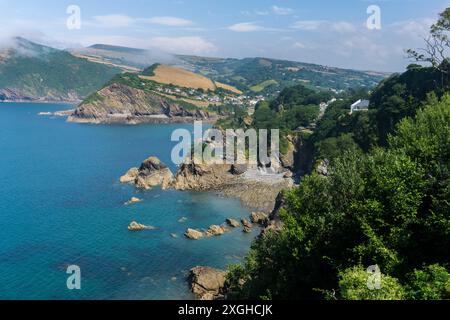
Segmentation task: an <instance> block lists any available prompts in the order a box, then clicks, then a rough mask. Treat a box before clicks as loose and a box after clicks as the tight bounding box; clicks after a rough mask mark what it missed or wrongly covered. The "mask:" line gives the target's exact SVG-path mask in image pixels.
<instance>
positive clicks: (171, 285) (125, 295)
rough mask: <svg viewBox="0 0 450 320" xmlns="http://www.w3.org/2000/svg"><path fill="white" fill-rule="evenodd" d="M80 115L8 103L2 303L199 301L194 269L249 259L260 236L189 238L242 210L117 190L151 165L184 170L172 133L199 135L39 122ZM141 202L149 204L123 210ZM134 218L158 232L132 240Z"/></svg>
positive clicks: (199, 198) (1, 185)
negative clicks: (74, 277)
mask: <svg viewBox="0 0 450 320" xmlns="http://www.w3.org/2000/svg"><path fill="white" fill-rule="evenodd" d="M70 107H71V106H70V105H61V104H60V105H56V104H25V103H0V299H191V298H193V296H192V295H191V293H190V292H189V289H188V285H187V282H186V275H187V273H188V270H189V269H190V268H192V267H194V266H197V265H208V266H211V267H217V268H225V267H226V266H227V265H229V264H234V263H239V262H240V261H241V260H242V257H243V256H244V255H245V254H246V253H247V252H248V250H249V247H250V244H251V241H252V240H253V239H254V237H255V236H256V232H257V230H255V231H254V232H255V233H253V234H244V233H243V232H242V231H241V230H233V231H232V232H230V233H227V234H225V235H224V236H222V237H217V238H209V239H203V240H199V241H192V240H188V239H185V238H184V236H183V233H184V231H185V230H186V228H188V227H192V228H207V227H209V226H210V225H212V224H221V223H223V222H224V220H225V219H226V218H228V217H234V218H240V217H244V216H248V214H249V210H248V209H247V208H244V207H243V206H242V205H241V203H240V202H239V201H238V200H236V199H225V198H221V197H219V196H217V195H215V194H213V193H196V192H178V191H162V190H160V189H153V190H150V191H139V190H136V189H135V188H133V187H132V186H129V185H121V184H119V183H118V178H119V177H120V176H121V175H122V174H124V173H125V172H126V171H127V170H128V169H129V168H130V167H133V166H137V165H139V164H140V163H141V162H142V160H144V159H146V158H147V157H148V156H150V155H155V156H158V157H159V158H160V159H161V160H162V161H163V162H165V163H166V164H168V165H169V166H171V168H172V170H175V169H176V168H175V167H174V166H173V165H172V164H171V162H170V153H171V150H172V147H173V146H174V144H175V143H173V142H171V141H170V135H171V133H172V131H173V130H174V129H175V128H180V127H183V128H187V129H192V126H191V125H142V126H120V125H115V126H103V125H99V126H96V125H82V124H72V123H67V122H66V121H65V119H64V118H58V117H47V116H39V115H38V113H39V112H41V111H57V110H63V109H69V108H70ZM132 196H137V197H139V198H141V199H143V200H144V201H143V202H141V203H138V204H135V205H132V206H124V202H126V201H127V200H128V199H129V198H130V197H132ZM183 217H185V218H187V220H186V221H185V222H184V223H182V222H179V220H180V219H181V218H183ZM133 220H136V221H138V222H140V223H143V224H146V225H152V226H154V227H156V229H155V230H148V231H143V232H136V233H132V232H129V231H128V230H127V226H128V224H129V223H130V222H131V221H133ZM171 234H176V235H177V236H178V237H177V238H173V237H172V236H171ZM69 265H78V266H79V267H80V268H81V290H73V291H71V290H68V289H67V286H66V281H67V277H68V276H69V275H68V274H66V269H67V266H69Z"/></svg>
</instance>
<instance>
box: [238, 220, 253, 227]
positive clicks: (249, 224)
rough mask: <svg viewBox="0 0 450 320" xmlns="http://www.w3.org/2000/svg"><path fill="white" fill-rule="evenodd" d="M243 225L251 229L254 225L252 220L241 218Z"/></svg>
mask: <svg viewBox="0 0 450 320" xmlns="http://www.w3.org/2000/svg"><path fill="white" fill-rule="evenodd" d="M241 222H242V225H243V226H244V228H248V229H251V228H253V225H252V223H251V222H250V221H248V220H247V219H245V218H243V219H241Z"/></svg>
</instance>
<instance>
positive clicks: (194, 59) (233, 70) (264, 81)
mask: <svg viewBox="0 0 450 320" xmlns="http://www.w3.org/2000/svg"><path fill="white" fill-rule="evenodd" d="M70 52H71V53H72V54H74V55H77V56H83V57H85V58H88V59H89V60H91V61H94V62H98V63H105V64H111V63H113V64H116V65H119V66H121V67H122V68H123V69H124V70H126V71H130V70H131V71H132V70H133V69H135V68H138V69H141V70H142V69H144V68H146V67H148V66H149V65H151V64H153V63H162V64H168V65H175V66H178V67H181V68H184V69H187V70H190V71H193V72H196V73H199V74H202V75H204V76H206V77H209V78H211V79H212V80H214V81H216V82H221V83H224V84H228V85H232V86H234V87H237V88H238V89H239V90H241V91H243V92H247V93H248V94H253V95H258V94H269V95H272V96H273V95H276V93H278V92H279V91H281V90H282V89H284V88H286V87H289V86H292V85H296V84H303V85H305V86H308V87H311V88H319V89H335V90H343V89H348V88H351V87H361V86H363V87H373V86H375V85H377V84H378V82H379V81H381V80H382V79H383V78H385V77H386V76H388V74H387V73H383V72H370V71H357V70H350V69H340V68H333V67H327V66H321V65H316V64H308V63H301V62H295V61H285V60H276V59H268V58H259V57H258V58H245V59H232V58H212V57H199V56H189V55H170V54H165V53H163V52H158V51H157V50H154V49H152V50H144V49H135V48H127V47H119V46H111V45H102V44H96V45H94V46H91V47H89V48H84V49H72V50H70Z"/></svg>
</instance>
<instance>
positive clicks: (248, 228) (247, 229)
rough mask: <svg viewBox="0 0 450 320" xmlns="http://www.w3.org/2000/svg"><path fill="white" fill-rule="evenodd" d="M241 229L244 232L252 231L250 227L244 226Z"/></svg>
mask: <svg viewBox="0 0 450 320" xmlns="http://www.w3.org/2000/svg"><path fill="white" fill-rule="evenodd" d="M243 231H244V232H245V233H251V232H252V228H250V227H247V226H245V227H244V230H243Z"/></svg>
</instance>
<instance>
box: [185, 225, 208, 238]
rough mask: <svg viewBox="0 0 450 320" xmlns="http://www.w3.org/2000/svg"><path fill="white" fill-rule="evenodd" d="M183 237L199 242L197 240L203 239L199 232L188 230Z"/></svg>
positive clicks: (201, 233)
mask: <svg viewBox="0 0 450 320" xmlns="http://www.w3.org/2000/svg"><path fill="white" fill-rule="evenodd" d="M184 236H185V237H186V238H188V239H192V240H199V239H201V238H203V236H204V234H203V232H201V231H198V230H195V229H191V228H189V229H187V230H186V232H185V233H184Z"/></svg>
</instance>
